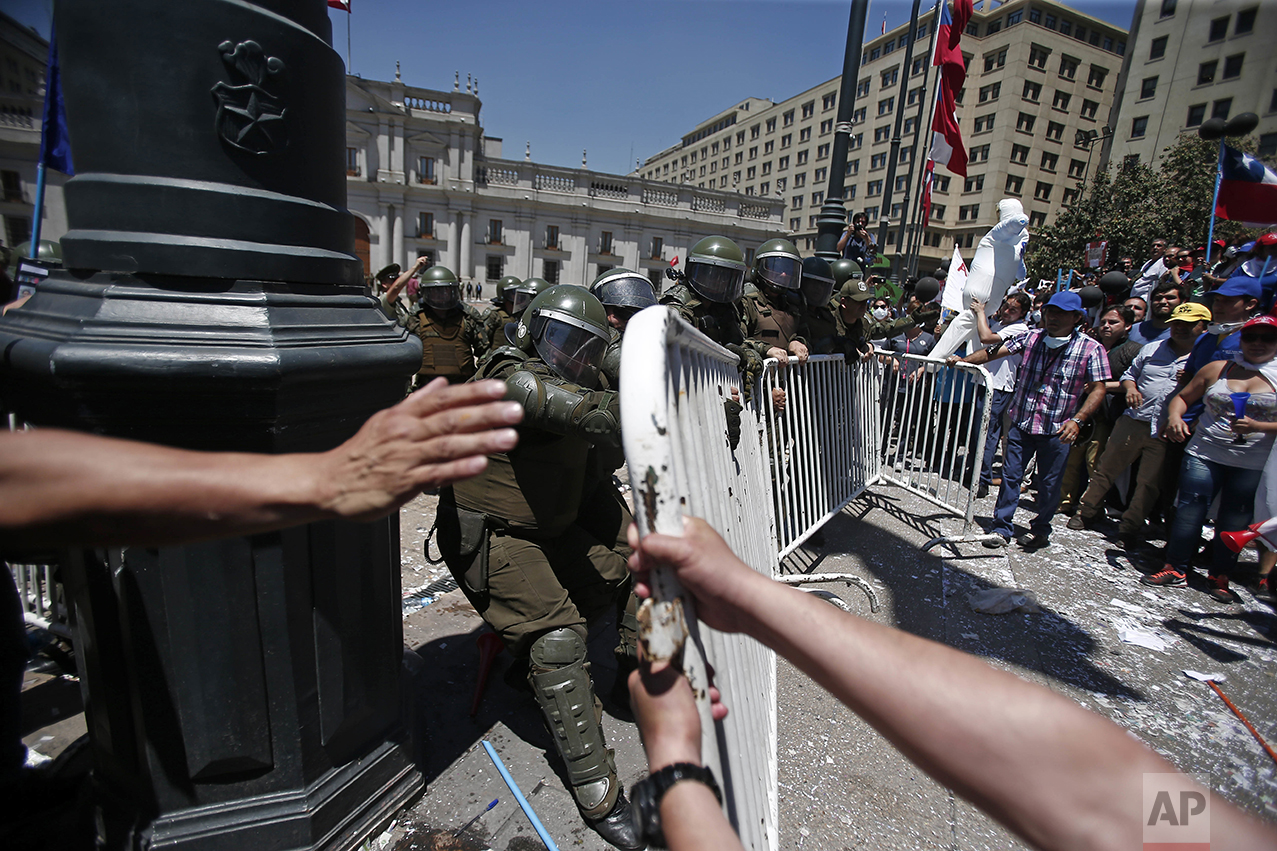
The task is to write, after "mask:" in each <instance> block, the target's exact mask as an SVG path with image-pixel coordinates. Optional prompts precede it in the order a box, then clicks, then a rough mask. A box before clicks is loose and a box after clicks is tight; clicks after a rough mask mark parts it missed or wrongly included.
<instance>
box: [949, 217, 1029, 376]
mask: <svg viewBox="0 0 1277 851" xmlns="http://www.w3.org/2000/svg"><path fill="white" fill-rule="evenodd" d="M1028 225H1029V217H1028V216H1026V215H1024V207H1023V206H1021V204H1020V202H1019V201H1016V200H1015V199H1014V198H1003V199H1002V200H1001V201H999V202H998V223H997V224H996V225H994V226H993V227H992V228H990V230H989V232H988V233H986V234H985V235H984V236H982V237H981V238H980V244H979V245H977V246H976V250H975V259H974V260H972V261H971V271H970V272H968V273H967V282H966V286H964V287H963V289H962V303H963V304H970V303H971V300H972V299H978V300H979V301H981V302H983V303H984V304H985V305H987V306H988V307H987V310H989V311H993V310H996V309H997V308H998V306H999V305H1001V304H1002V299H1003V298H1005V297H1006V294H1007V291H1008V290H1009V289H1010V288H1011V287H1012V286H1013V285H1014V284H1015V283H1016V282H1017V281H1022V280H1024V278H1025V277H1026V275H1027V273H1026V271H1025V268H1024V248H1025V246H1026V245H1028V243H1029V230H1028ZM964 344H965V345H966V346H967V351H968V352H972V351H975V350H976V349H977V348H979V347H980V331H979V328H978V327H977V325H976V318H975V313H973V312H972V310H971V308H967V309H966V310H963V311H962V312H961V313H959V314H958V315H957V316H955V317H954V318H953V321H952V322H950V323H949V327H948V328H947V329H945V332H944V335H943V336H942V337H941V338H940V340H939V342H937V343H936V346H935V348H934V349H932V351H931V356H932V357H936V358H943V357H948V356H949V355H951V354H953V353H954V352H956V351H957V350H958V349H960V348H962V346H963V345H964Z"/></svg>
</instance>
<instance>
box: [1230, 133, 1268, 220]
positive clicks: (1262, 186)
mask: <svg viewBox="0 0 1277 851" xmlns="http://www.w3.org/2000/svg"><path fill="white" fill-rule="evenodd" d="M1221 171H1222V174H1221V180H1220V183H1219V200H1218V201H1216V202H1215V215H1217V216H1219V217H1220V218H1221V219H1229V220H1230V221H1235V222H1242V223H1243V224H1247V225H1251V226H1254V227H1261V226H1263V225H1273V224H1277V174H1274V173H1273V170H1272V169H1270V168H1268V167H1267V166H1265V165H1264V164H1263V163H1261V162H1260V161H1259V160H1257V159H1255V158H1254V157H1252V156H1251V155H1250V154H1248V153H1245V152H1244V151H1239V150H1237V149H1236V148H1230V147H1228V146H1227V145H1225V146H1224V159H1223V168H1222V170H1221Z"/></svg>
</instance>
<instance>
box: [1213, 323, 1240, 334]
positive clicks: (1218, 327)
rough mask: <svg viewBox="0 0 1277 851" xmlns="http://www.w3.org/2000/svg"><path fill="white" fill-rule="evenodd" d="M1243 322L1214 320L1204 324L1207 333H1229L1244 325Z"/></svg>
mask: <svg viewBox="0 0 1277 851" xmlns="http://www.w3.org/2000/svg"><path fill="white" fill-rule="evenodd" d="M1245 324H1246V323H1245V322H1215V323H1213V324H1211V325H1207V326H1206V333H1207V334H1231V333H1233V332H1234V331H1236V330H1237V329H1238V328H1240V327H1242V326H1243V325H1245Z"/></svg>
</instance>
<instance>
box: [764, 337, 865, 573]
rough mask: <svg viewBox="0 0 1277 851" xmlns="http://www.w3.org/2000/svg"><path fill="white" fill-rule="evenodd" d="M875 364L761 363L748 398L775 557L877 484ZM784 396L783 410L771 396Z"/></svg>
mask: <svg viewBox="0 0 1277 851" xmlns="http://www.w3.org/2000/svg"><path fill="white" fill-rule="evenodd" d="M881 373H882V364H881V363H880V362H879V361H878V360H877V359H876V358H870V359H865V360H861V361H860V362H859V363H855V364H849V363H847V362H846V361H844V360H843V357H842V355H813V356H812V357H810V358H808V360H807V363H805V364H801V363H799V362H798V361H797V360H791V361H790V362H789V364H788V365H787V366H782V365H780V363H779V362H777V361H775V360H768V361H767V366H766V369H765V371H764V372H763V375H762V376H761V378H760V380H759V387H760V390H759V391H758V392H757V393H755V395H754V402H753V404H754V406H755V408H756V409H757V410H758V411H759V419H760V420H761V421H762V422H763V423H764V424H765V426H766V438H765V439H766V444H765V445H767V446H768V447H769V449H770V454H771V464H772V491H773V506H774V507H773V510H774V511H775V528H776V550H777V553H778V555H779V557H780V558H782V559H783V558H784V557H785V556H787V555H789V554H790V553H792V552H793V551H794V550H796V549H797V548H798V547H799V546H801V545H802V544H803V542H804V541H806V540H807V539H808V538H810V537H811V536H812V534H813V533H815V532H816V530H818V529H819V528H820V527H821V526H823V525H824V524H825V523H826V522H828V521H829V519H830V518H832V517H833V516H834V515H835V514H837V513H838V512H839V511H841V510H842V509H843V507H844V506H845V505H847V503H849V502H851V501H852V500H853V499H855V498H856V497H858V496H859V495H860V494H861V493H863V492H864V491H865V489H866V488H868V487H869V486H870V485H872V484H874V483H875V482H876V481H877V480H878V476H879V473H880V468H881V453H880V451H879V435H880V433H881V427H880V424H879V406H878V393H879V391H878V388H879V384H880V383H881V380H882V377H881ZM776 390H782V391H784V394H785V395H784V408H783V409H779V408H778V406H777V404H776V403H775V401H774V396H773V394H774V391H776Z"/></svg>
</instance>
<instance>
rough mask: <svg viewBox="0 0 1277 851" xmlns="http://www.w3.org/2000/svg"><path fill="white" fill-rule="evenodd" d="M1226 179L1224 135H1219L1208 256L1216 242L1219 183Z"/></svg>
mask: <svg viewBox="0 0 1277 851" xmlns="http://www.w3.org/2000/svg"><path fill="white" fill-rule="evenodd" d="M1223 180H1224V137H1223V136H1220V137H1219V158H1218V160H1217V161H1216V162H1215V194H1214V195H1212V196H1211V199H1210V227H1209V228H1207V230H1206V256H1207V257H1210V250H1211V246H1212V245H1214V244H1215V205H1216V204H1218V203H1219V185H1220V183H1222V182H1223Z"/></svg>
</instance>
